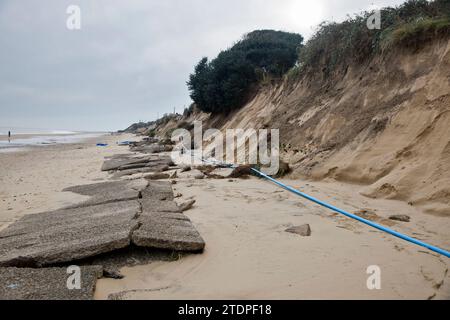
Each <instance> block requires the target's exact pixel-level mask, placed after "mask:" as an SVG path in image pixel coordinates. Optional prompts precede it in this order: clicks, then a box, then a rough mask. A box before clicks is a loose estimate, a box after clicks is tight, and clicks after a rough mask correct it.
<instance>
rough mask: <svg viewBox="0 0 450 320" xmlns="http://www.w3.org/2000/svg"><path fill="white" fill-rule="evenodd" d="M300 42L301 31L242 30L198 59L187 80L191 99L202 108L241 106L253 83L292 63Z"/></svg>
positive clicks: (221, 109) (214, 109)
mask: <svg viewBox="0 0 450 320" xmlns="http://www.w3.org/2000/svg"><path fill="white" fill-rule="evenodd" d="M302 42H303V37H302V36H301V35H299V34H295V33H288V32H282V31H273V30H257V31H253V32H250V33H248V34H246V35H245V36H244V37H243V38H242V39H241V40H240V41H239V42H237V43H236V44H235V45H234V46H232V47H231V48H229V49H227V50H225V51H222V52H220V53H219V55H218V56H217V57H216V58H215V59H213V60H212V61H208V59H207V58H203V59H201V60H200V62H199V63H198V64H197V65H196V67H195V69H194V73H193V74H191V75H190V76H189V81H188V82H187V85H188V88H189V91H190V96H191V98H192V100H193V101H194V102H195V103H196V105H197V106H198V108H199V109H200V110H202V111H205V112H213V113H220V112H228V111H230V110H233V109H236V108H239V107H241V106H242V104H243V103H245V100H246V98H247V97H248V95H249V93H250V91H251V88H252V87H253V86H254V85H256V84H257V83H259V82H260V81H261V80H263V79H265V78H267V77H281V76H282V75H283V74H285V73H286V72H287V71H288V70H289V69H290V68H292V66H294V65H295V63H296V61H297V57H298V50H299V48H300V47H301V45H302Z"/></svg>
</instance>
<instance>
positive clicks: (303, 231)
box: [285, 224, 311, 237]
mask: <svg viewBox="0 0 450 320" xmlns="http://www.w3.org/2000/svg"><path fill="white" fill-rule="evenodd" d="M285 231H286V232H288V233H295V234H298V235H300V236H302V237H310V236H311V226H310V225H309V224H304V225H301V226H296V227H291V228H288V229H286V230H285Z"/></svg>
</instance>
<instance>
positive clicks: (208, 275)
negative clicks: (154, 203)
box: [0, 136, 450, 299]
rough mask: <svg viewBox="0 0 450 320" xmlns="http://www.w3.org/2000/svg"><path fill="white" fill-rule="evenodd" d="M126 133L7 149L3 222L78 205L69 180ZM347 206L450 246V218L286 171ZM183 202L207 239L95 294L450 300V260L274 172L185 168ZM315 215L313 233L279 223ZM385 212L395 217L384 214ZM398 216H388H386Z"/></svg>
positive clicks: (0, 168)
mask: <svg viewBox="0 0 450 320" xmlns="http://www.w3.org/2000/svg"><path fill="white" fill-rule="evenodd" d="M125 139H130V136H121V137H118V136H107V137H105V138H102V141H103V140H106V141H107V142H109V143H110V146H109V147H107V148H99V147H96V146H95V142H96V141H97V140H98V139H91V140H88V141H86V142H83V143H78V144H68V145H56V146H46V147H39V148H33V149H32V150H26V151H22V152H16V153H0V214H1V215H0V228H3V227H5V226H6V225H7V224H9V223H11V222H12V221H14V220H15V219H17V218H19V217H21V216H23V215H24V214H29V213H36V212H40V211H46V210H52V209H57V208H59V207H62V206H65V205H69V204H73V203H75V202H77V201H79V200H80V198H81V196H77V195H74V194H71V193H64V192H61V190H62V189H63V188H66V187H69V186H73V185H77V184H83V183H92V182H97V181H102V180H105V179H107V176H108V174H107V173H105V172H101V171H100V167H101V165H102V162H103V159H104V157H105V156H110V155H113V154H117V153H122V152H123V153H125V152H128V148H124V147H119V146H117V145H115V142H116V141H118V140H125ZM285 182H286V183H288V184H290V185H292V186H294V187H299V188H302V190H304V191H306V192H308V193H310V194H312V195H314V196H316V197H318V198H320V199H323V200H326V201H329V202H331V203H333V204H335V205H337V206H339V207H341V208H343V209H347V210H350V211H352V212H355V211H357V210H359V209H367V210H368V211H369V212H373V213H372V215H374V214H375V215H377V216H379V217H380V219H382V218H386V217H388V216H389V215H391V214H407V215H409V216H411V218H412V220H411V222H410V223H401V222H397V223H395V225H392V227H393V228H394V229H396V230H399V231H403V232H405V233H407V234H409V235H412V236H415V237H417V238H420V239H423V240H426V241H428V242H430V243H432V244H435V245H439V246H441V247H443V248H446V249H449V248H450V232H449V230H450V218H448V217H438V216H432V215H427V214H425V213H423V212H422V211H420V209H417V208H414V207H411V206H409V205H408V204H406V203H404V202H400V201H395V200H376V199H369V198H366V197H364V196H362V195H361V194H360V193H359V192H360V189H361V188H362V187H360V186H355V185H349V184H343V183H338V182H335V181H332V180H330V181H328V182H305V181H300V180H296V181H285ZM174 189H175V190H174V192H175V194H177V193H181V194H182V197H181V198H179V199H178V201H185V200H187V199H190V198H191V197H193V198H194V199H195V200H196V201H197V202H196V204H195V206H194V208H193V209H191V210H189V211H187V212H185V213H186V214H187V215H188V216H189V217H190V218H191V220H192V221H193V223H194V224H195V226H196V227H197V229H198V230H199V232H200V233H201V234H202V236H203V238H204V239H205V241H206V250H205V252H204V253H203V254H199V255H191V256H188V257H185V258H183V259H181V260H179V261H176V262H157V263H153V264H150V265H144V266H136V267H125V268H123V269H122V273H123V274H124V275H125V276H126V278H124V279H122V280H112V279H101V280H99V281H98V283H97V289H96V298H97V299H105V298H107V297H108V295H109V294H112V293H118V292H124V291H125V292H124V293H123V294H122V295H121V296H122V297H123V298H125V299H314V298H319V299H321V298H331V299H404V298H412V299H427V298H435V299H449V298H450V276H449V275H448V268H449V266H450V263H449V259H446V258H444V257H439V256H437V255H435V254H433V253H430V252H429V251H427V250H426V249H422V248H419V247H417V246H414V245H411V244H408V243H406V242H404V241H402V240H400V239H396V238H393V237H391V236H389V235H386V234H383V233H381V232H379V231H376V230H373V229H371V228H369V227H367V226H364V225H361V224H360V223H357V222H355V221H353V220H349V219H347V218H345V217H340V216H337V215H336V214H333V213H332V212H329V211H327V210H326V209H323V208H320V207H318V206H316V205H313V204H311V203H308V202H306V201H305V200H303V199H301V198H299V197H297V196H295V195H292V194H290V193H288V192H286V191H283V190H280V189H279V188H278V187H276V186H274V185H272V184H271V183H269V182H266V181H264V180H260V179H257V178H251V179H249V180H236V179H235V180H233V182H230V181H228V180H227V179H225V180H190V179H185V180H183V179H181V180H179V181H178V183H177V184H176V185H174ZM305 223H308V224H310V225H311V229H312V235H311V237H301V236H299V235H296V234H290V233H287V232H285V231H284V230H285V229H287V228H288V227H291V226H297V225H302V224H305ZM389 223H390V221H389ZM390 224H391V223H390ZM370 265H378V266H379V267H380V268H381V286H382V288H381V290H368V289H367V286H366V280H367V278H368V276H369V275H367V274H366V269H367V267H368V266H370Z"/></svg>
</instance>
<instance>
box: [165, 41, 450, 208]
mask: <svg viewBox="0 0 450 320" xmlns="http://www.w3.org/2000/svg"><path fill="white" fill-rule="evenodd" d="M342 67H343V70H341V72H337V73H336V74H331V75H328V76H326V75H324V74H322V73H321V72H316V73H314V74H312V75H308V74H305V75H301V76H300V77H299V78H298V79H294V80H289V79H285V80H283V81H279V82H276V81H275V82H274V84H273V85H266V86H262V87H261V88H260V90H259V91H258V92H257V94H256V95H255V96H254V97H253V99H252V100H251V101H249V102H248V103H247V104H246V105H244V106H243V107H242V108H241V109H239V110H236V111H235V112H232V113H230V114H227V115H207V114H204V113H200V112H197V114H195V113H194V114H193V115H191V116H190V117H189V118H186V119H182V120H180V121H187V122H190V121H193V120H194V119H195V120H203V121H204V127H205V128H210V127H211V128H218V129H221V130H223V131H224V130H226V129H235V128H244V129H250V128H253V129H261V128H270V129H279V130H280V144H281V146H280V149H281V152H282V157H283V159H284V160H285V161H287V162H289V163H290V165H291V167H292V168H294V171H295V174H294V177H308V178H310V179H315V180H319V181H320V180H322V179H325V178H333V179H335V180H337V181H342V182H348V183H357V184H364V185H365V186H366V188H364V189H363V190H361V192H363V193H364V194H365V195H367V196H370V197H373V198H384V199H396V200H402V201H405V202H409V203H410V204H412V205H414V206H417V207H420V208H421V209H422V210H424V211H425V212H426V213H429V214H431V215H436V216H450V126H449V123H450V39H448V38H446V39H440V40H436V41H434V42H431V43H427V44H426V45H424V47H423V48H421V49H420V50H417V51H412V50H407V49H404V50H402V49H397V50H396V51H395V52H391V53H390V54H387V55H385V56H375V57H374V58H373V59H372V60H371V61H367V62H365V63H363V64H361V65H357V64H354V65H350V66H348V67H347V68H345V66H342ZM176 125H177V124H176V123H175V121H170V122H168V123H167V124H165V125H164V126H161V128H160V133H161V134H164V133H165V132H170V129H171V128H173V127H176Z"/></svg>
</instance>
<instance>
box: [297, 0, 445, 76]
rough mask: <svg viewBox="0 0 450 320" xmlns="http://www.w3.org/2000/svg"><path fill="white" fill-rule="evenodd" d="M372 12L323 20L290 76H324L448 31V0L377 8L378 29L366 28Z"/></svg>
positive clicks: (414, 0) (410, 1) (412, 1)
mask: <svg viewBox="0 0 450 320" xmlns="http://www.w3.org/2000/svg"><path fill="white" fill-rule="evenodd" d="M373 13H374V12H368V11H365V12H362V13H360V14H356V15H354V16H349V17H348V19H347V20H345V21H343V22H341V23H336V22H323V23H322V24H320V25H319V27H318V29H317V31H316V33H315V34H314V35H313V36H312V37H311V39H310V40H309V41H308V42H307V43H306V45H305V46H303V47H302V48H301V49H300V53H299V58H298V65H299V66H300V68H301V70H300V71H298V70H295V71H292V73H291V74H290V76H291V77H295V76H296V75H298V74H301V73H305V72H322V73H323V74H324V75H325V76H328V75H330V74H331V73H333V72H336V71H340V70H346V69H347V67H348V66H349V65H350V64H352V63H362V62H364V61H366V60H368V59H369V58H371V57H372V56H374V55H375V54H377V53H380V52H383V51H384V50H388V49H391V48H393V47H395V46H415V47H418V46H419V45H420V43H423V41H424V40H431V39H434V38H435V37H436V36H440V35H448V34H449V17H450V1H449V0H434V1H427V0H408V1H406V2H405V3H403V4H402V5H400V6H398V7H395V8H392V7H387V8H383V9H381V29H374V30H369V28H368V27H367V19H368V18H369V17H370V16H371V15H372V14H373Z"/></svg>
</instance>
